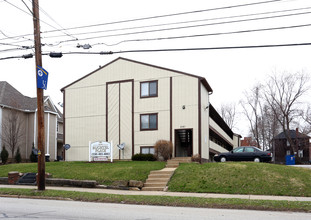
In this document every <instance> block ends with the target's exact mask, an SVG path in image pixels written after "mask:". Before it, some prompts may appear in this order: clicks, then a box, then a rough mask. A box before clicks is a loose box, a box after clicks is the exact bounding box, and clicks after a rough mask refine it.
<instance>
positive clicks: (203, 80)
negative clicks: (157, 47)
mask: <svg viewBox="0 0 311 220" xmlns="http://www.w3.org/2000/svg"><path fill="white" fill-rule="evenodd" d="M118 60H125V61H128V62H132V63H138V64H141V65H146V66H150V67H153V68H158V69H163V70H167V71H171V72H175V73H179V74H184V75H187V76H192V77H196V78H198V79H199V80H200V81H201V83H202V84H203V85H204V87H205V88H206V90H207V91H208V92H210V93H212V92H213V89H212V88H211V87H210V85H209V84H208V82H207V81H206V79H205V78H204V77H201V76H197V75H193V74H190V73H185V72H181V71H178V70H173V69H168V68H165V67H161V66H156V65H152V64H148V63H143V62H139V61H136V60H130V59H127V58H123V57H119V58H117V59H115V60H113V61H111V62H110V63H107V64H106V65H104V66H102V67H100V68H98V69H96V70H94V71H93V72H91V73H89V74H87V75H85V76H83V77H82V78H80V79H78V80H76V81H74V82H72V83H70V84H69V85H67V86H65V87H63V88H62V89H61V91H62V92H63V91H64V90H65V89H66V88H67V87H69V86H71V85H73V84H75V83H77V82H79V81H80V80H82V79H84V78H86V77H88V76H90V75H92V74H93V73H95V72H97V71H98V70H101V69H103V68H105V67H107V66H108V65H110V64H112V63H114V62H116V61H118Z"/></svg>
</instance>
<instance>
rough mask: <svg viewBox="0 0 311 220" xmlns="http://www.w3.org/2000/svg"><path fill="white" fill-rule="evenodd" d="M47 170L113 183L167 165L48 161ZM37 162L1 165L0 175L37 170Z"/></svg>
mask: <svg viewBox="0 0 311 220" xmlns="http://www.w3.org/2000/svg"><path fill="white" fill-rule="evenodd" d="M45 165H46V167H45V171H46V172H47V173H51V174H52V175H53V178H63V179H76V180H96V181H97V182H98V183H100V184H106V185H111V184H112V183H113V182H114V181H122V180H140V181H145V180H146V179H147V177H148V175H149V173H150V171H151V170H160V169H162V168H164V167H165V163H164V162H156V161H152V162H151V161H119V162H114V163H87V162H48V163H46V164H45ZM37 169H38V168H37V163H20V164H9V165H2V166H0V177H7V176H8V172H10V171H18V172H21V173H27V172H28V173H30V172H32V173H35V172H37Z"/></svg>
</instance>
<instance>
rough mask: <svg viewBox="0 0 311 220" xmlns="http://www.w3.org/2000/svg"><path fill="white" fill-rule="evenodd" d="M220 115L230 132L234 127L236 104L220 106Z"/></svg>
mask: <svg viewBox="0 0 311 220" xmlns="http://www.w3.org/2000/svg"><path fill="white" fill-rule="evenodd" d="M220 115H221V117H222V119H223V120H224V121H225V122H226V123H227V125H228V126H229V128H230V129H231V130H232V129H233V128H234V127H235V120H236V104H235V103H228V104H222V105H221V107H220Z"/></svg>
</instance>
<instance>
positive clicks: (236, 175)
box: [169, 162, 311, 197]
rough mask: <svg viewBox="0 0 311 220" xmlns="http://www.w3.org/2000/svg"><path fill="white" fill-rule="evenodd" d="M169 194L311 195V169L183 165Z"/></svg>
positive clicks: (280, 166)
mask: <svg viewBox="0 0 311 220" xmlns="http://www.w3.org/2000/svg"><path fill="white" fill-rule="evenodd" d="M169 191H175V192H200V193H227V194H254V195H287V196H308V197H309V196H311V170H310V169H303V168H297V167H289V166H284V165H275V164H268V163H251V162H248V163H247V162H244V163H206V164H194V163H192V164H181V165H180V166H179V168H178V169H177V170H176V171H175V174H174V176H173V177H172V179H171V181H170V182H169Z"/></svg>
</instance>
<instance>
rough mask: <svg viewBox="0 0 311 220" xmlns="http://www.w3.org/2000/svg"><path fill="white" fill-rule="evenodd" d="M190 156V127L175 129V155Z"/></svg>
mask: <svg viewBox="0 0 311 220" xmlns="http://www.w3.org/2000/svg"><path fill="white" fill-rule="evenodd" d="M191 156H192V129H176V130H175V157H191Z"/></svg>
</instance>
